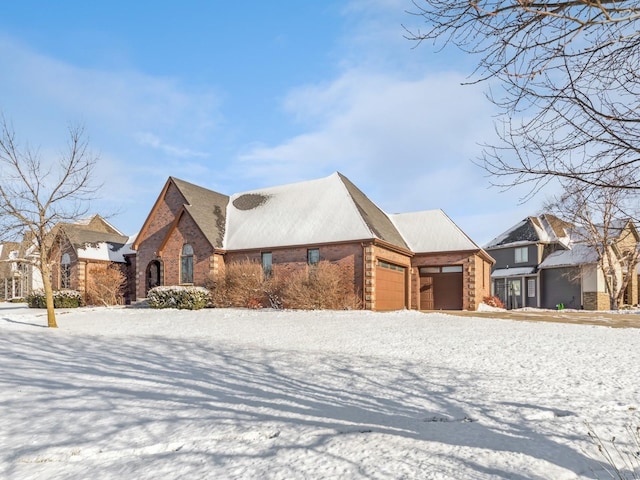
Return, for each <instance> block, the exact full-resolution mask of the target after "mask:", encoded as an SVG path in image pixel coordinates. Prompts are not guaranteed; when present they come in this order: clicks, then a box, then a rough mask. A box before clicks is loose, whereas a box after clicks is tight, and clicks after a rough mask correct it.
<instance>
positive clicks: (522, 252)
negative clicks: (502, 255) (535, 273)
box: [514, 247, 529, 263]
mask: <svg viewBox="0 0 640 480" xmlns="http://www.w3.org/2000/svg"><path fill="white" fill-rule="evenodd" d="M514 252H515V259H514V260H515V262H516V263H527V262H528V261H529V248H528V247H519V248H516V249H515V250H514Z"/></svg>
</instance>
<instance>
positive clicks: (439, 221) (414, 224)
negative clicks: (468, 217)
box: [389, 209, 480, 253]
mask: <svg viewBox="0 0 640 480" xmlns="http://www.w3.org/2000/svg"><path fill="white" fill-rule="evenodd" d="M389 217H390V218H391V221H392V222H393V224H394V225H395V226H396V228H397V229H398V230H399V231H400V234H401V235H402V236H403V237H404V240H405V242H407V245H408V246H409V248H410V249H411V250H412V251H413V252H416V253H421V252H447V251H457V250H479V249H480V247H479V246H478V245H477V244H476V243H475V242H473V240H471V239H470V238H469V237H468V236H467V235H466V234H465V233H464V232H463V231H462V230H461V229H460V228H459V227H458V226H457V225H456V224H455V223H453V221H452V220H451V219H450V218H449V217H448V216H447V215H446V214H445V213H444V212H443V211H442V210H440V209H437V210H426V211H422V212H413V213H399V214H394V215H389Z"/></svg>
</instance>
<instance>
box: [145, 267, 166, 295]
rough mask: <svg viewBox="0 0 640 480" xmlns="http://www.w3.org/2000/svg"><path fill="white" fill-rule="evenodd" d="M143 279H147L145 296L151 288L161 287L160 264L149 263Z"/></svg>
mask: <svg viewBox="0 0 640 480" xmlns="http://www.w3.org/2000/svg"><path fill="white" fill-rule="evenodd" d="M145 278H146V279H147V285H146V288H145V294H147V293H148V292H149V290H151V289H152V288H153V287H157V286H159V285H162V264H161V263H160V261H159V260H153V261H151V262H149V265H147V274H146V276H145Z"/></svg>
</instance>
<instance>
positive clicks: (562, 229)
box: [484, 214, 639, 310]
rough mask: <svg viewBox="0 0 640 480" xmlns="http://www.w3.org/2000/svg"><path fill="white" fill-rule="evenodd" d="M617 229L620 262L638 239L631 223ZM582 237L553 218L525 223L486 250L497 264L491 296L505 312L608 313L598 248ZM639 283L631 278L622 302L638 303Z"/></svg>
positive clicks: (632, 248)
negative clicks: (538, 309) (530, 309)
mask: <svg viewBox="0 0 640 480" xmlns="http://www.w3.org/2000/svg"><path fill="white" fill-rule="evenodd" d="M617 230H618V231H617V235H614V237H615V238H612V240H613V241H614V243H615V244H616V245H615V247H616V252H617V253H616V254H617V255H618V256H619V258H621V257H620V256H622V255H625V252H628V251H629V249H631V250H635V249H636V248H637V245H638V241H639V237H638V234H637V231H636V229H635V226H634V225H633V223H632V222H629V221H626V222H624V223H623V224H622V225H620V226H619V227H618V229H617ZM582 238H583V237H582V236H580V235H577V234H576V230H575V228H574V227H573V226H572V225H571V224H569V223H567V222H565V221H563V220H561V219H559V218H557V217H555V216H553V215H549V214H544V215H540V216H535V217H534V216H532V217H527V218H525V219H524V220H522V221H521V222H519V223H517V224H516V225H514V226H513V227H511V228H510V229H508V230H507V231H506V232H504V233H503V234H501V235H499V236H498V237H496V238H495V239H493V240H492V241H491V242H489V243H488V244H487V245H485V247H484V248H485V249H486V250H487V252H489V253H490V254H491V256H492V257H493V258H495V260H496V263H495V265H494V266H493V270H492V273H491V281H492V286H491V288H492V293H493V294H494V295H496V296H497V297H499V298H500V299H501V300H502V302H503V303H504V304H505V306H506V307H507V308H520V307H541V308H552V309H555V308H557V307H558V305H563V306H564V307H565V308H576V309H581V308H584V309H587V310H606V309H609V308H610V304H609V296H608V294H607V290H606V285H605V278H604V274H603V272H602V268H601V267H599V265H598V260H599V256H598V252H597V249H596V248H595V247H593V246H590V245H587V244H586V243H585V242H584V241H583V240H582ZM637 282H638V279H637V277H636V276H634V277H633V278H632V279H631V281H630V283H629V285H628V288H627V291H626V295H625V303H627V304H637V302H638V287H637Z"/></svg>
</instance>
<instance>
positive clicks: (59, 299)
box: [27, 290, 82, 308]
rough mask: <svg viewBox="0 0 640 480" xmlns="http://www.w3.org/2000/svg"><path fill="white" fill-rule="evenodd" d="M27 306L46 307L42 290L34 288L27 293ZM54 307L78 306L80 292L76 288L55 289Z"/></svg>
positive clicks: (80, 297) (79, 305)
mask: <svg viewBox="0 0 640 480" xmlns="http://www.w3.org/2000/svg"><path fill="white" fill-rule="evenodd" d="M27 305H29V308H47V301H46V299H45V296H44V291H43V290H34V291H33V292H31V294H29V295H27ZM53 306H54V308H78V307H81V306H82V294H81V293H80V292H78V291H77V290H56V291H54V292H53Z"/></svg>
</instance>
